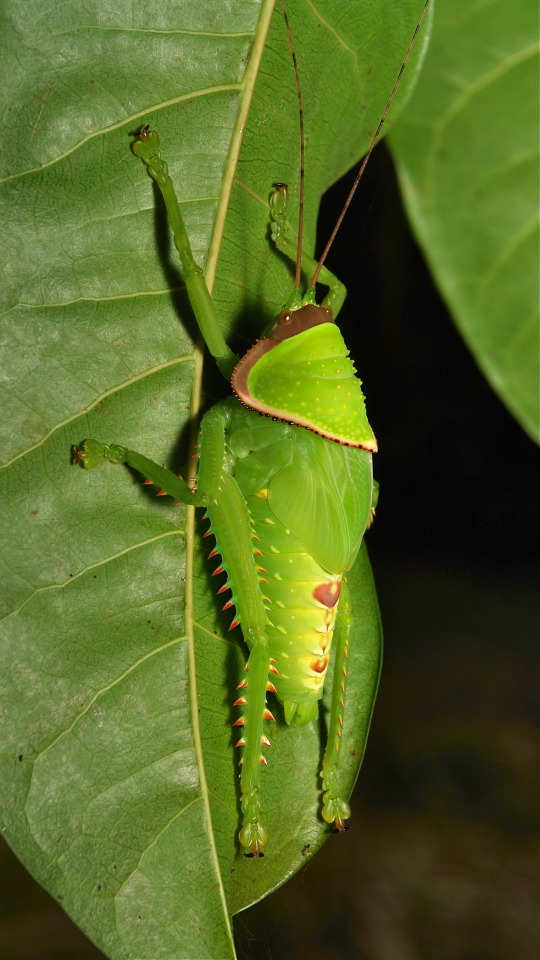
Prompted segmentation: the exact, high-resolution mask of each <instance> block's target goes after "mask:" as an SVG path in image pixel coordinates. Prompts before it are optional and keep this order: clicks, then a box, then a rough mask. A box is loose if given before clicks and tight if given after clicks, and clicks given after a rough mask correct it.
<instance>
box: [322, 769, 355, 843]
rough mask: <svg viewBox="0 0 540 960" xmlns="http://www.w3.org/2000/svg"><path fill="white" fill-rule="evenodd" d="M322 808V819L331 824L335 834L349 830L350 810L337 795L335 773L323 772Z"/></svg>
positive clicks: (331, 771)
mask: <svg viewBox="0 0 540 960" xmlns="http://www.w3.org/2000/svg"><path fill="white" fill-rule="evenodd" d="M322 778H323V790H324V793H323V807H322V811H321V812H322V818H323V820H325V821H326V823H333V824H334V825H335V830H336V832H337V833H342V832H343V830H348V829H349V824H348V822H347V821H348V820H349V819H350V816H351V808H350V806H349V804H348V803H347V801H346V800H343V799H342V798H341V797H340V795H339V789H338V783H337V778H336V774H335V771H333V770H323V772H322Z"/></svg>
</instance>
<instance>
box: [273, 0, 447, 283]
mask: <svg viewBox="0 0 540 960" xmlns="http://www.w3.org/2000/svg"><path fill="white" fill-rule="evenodd" d="M281 2H282V3H283V0H281ZM428 4H429V0H425V3H424V6H423V9H422V13H421V14H420V19H419V20H418V23H417V24H416V27H415V28H414V33H413V35H412V38H411V42H410V43H409V47H408V49H407V53H406V54H405V58H404V60H403V63H402V64H401V67H400V70H399V73H398V75H397V77H396V80H395V83H394V86H393V87H392V92H391V94H390V96H389V98H388V102H387V104H386V106H385V108H384V111H383V115H382V117H381V119H380V120H379V125H378V127H377V129H376V131H375V135H374V137H373V139H372V141H371V143H370V145H369V150H368V152H367V153H366V155H365V157H364V159H363V160H362V163H361V164H360V169H359V170H358V173H357V174H356V178H355V181H354V183H353V185H352V187H351V189H350V192H349V196H348V197H347V199H346V201H345V203H344V206H343V210H342V211H341V213H340V215H339V217H338V218H337V222H336V225H335V227H334V229H333V230H332V233H331V234H330V239H329V240H328V243H327V244H326V246H325V248H324V250H323V252H322V256H321V259H320V260H319V263H318V265H317V269H316V270H315V273H314V274H313V276H312V278H311V286H312V287H314V286H315V284H316V283H317V279H318V277H319V273H320V272H321V268H322V266H323V264H324V262H325V260H326V258H327V256H328V251H329V250H330V247H331V246H332V244H333V242H334V240H335V238H336V234H337V232H338V230H339V228H340V226H341V224H342V222H343V217H344V216H345V214H346V213H347V210H348V209H349V207H350V205H351V200H352V198H353V197H354V194H355V193H356V188H357V186H358V184H359V183H360V180H361V179H362V175H363V173H364V170H365V169H366V166H367V163H368V160H369V158H370V156H371V154H372V153H373V149H374V147H375V145H376V143H377V140H378V139H379V136H380V133H381V130H382V127H383V124H384V121H385V120H386V117H387V115H388V111H389V109H390V107H391V105H392V101H393V99H394V97H395V95H396V90H397V88H398V87H399V84H400V82H401V78H402V76H403V71H404V70H405V67H406V66H407V60H408V59H409V56H410V53H411V50H412V48H413V46H414V41H415V40H416V35H417V33H418V31H419V29H420V27H421V26H422V20H423V19H424V17H425V14H426V10H427V8H428Z"/></svg>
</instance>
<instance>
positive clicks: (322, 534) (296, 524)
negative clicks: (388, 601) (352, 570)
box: [268, 428, 373, 574]
mask: <svg viewBox="0 0 540 960" xmlns="http://www.w3.org/2000/svg"><path fill="white" fill-rule="evenodd" d="M297 429H298V431H299V433H297V431H296V430H295V437H294V443H295V446H296V450H295V455H294V457H293V459H292V460H291V462H290V463H289V464H288V465H287V466H284V467H282V469H280V470H279V471H278V472H277V473H276V475H275V476H274V477H273V479H272V481H271V483H270V485H269V489H268V502H269V504H270V507H271V509H272V511H273V513H274V514H275V516H276V517H277V518H278V520H280V521H281V523H283V524H284V525H285V526H286V527H287V528H288V529H290V530H291V531H292V532H293V533H294V534H295V535H296V536H297V537H298V538H299V539H300V540H301V541H302V543H303V544H304V545H305V547H306V550H307V551H308V552H309V553H310V554H311V556H312V557H313V558H314V559H315V560H316V561H317V562H318V563H320V565H321V566H322V567H324V569H325V570H328V572H329V573H333V574H341V573H343V571H344V570H346V569H348V568H349V567H350V566H351V564H352V563H353V561H354V559H355V558H356V554H357V553H358V550H359V547H360V543H361V541H362V536H363V534H364V530H365V528H366V525H367V521H368V519H369V514H370V509H371V498H372V489H373V479H372V470H371V454H369V453H367V452H366V451H365V450H359V449H354V448H351V447H344V446H341V445H340V444H337V443H333V442H331V441H328V440H325V439H324V438H323V437H319V436H317V435H316V434H314V433H310V432H309V431H307V430H302V428H297Z"/></svg>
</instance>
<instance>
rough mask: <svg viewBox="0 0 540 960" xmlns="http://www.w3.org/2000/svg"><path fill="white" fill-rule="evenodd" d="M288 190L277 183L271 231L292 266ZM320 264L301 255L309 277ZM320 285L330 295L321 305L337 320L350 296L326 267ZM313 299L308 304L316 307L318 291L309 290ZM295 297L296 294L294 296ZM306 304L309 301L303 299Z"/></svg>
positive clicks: (293, 245) (293, 243)
mask: <svg viewBox="0 0 540 960" xmlns="http://www.w3.org/2000/svg"><path fill="white" fill-rule="evenodd" d="M286 214H287V186H286V184H284V183H277V184H276V189H275V190H274V192H273V194H272V195H271V197H270V217H271V219H270V231H271V235H272V240H273V241H274V243H275V245H276V247H277V248H278V250H279V251H280V252H281V253H283V254H285V256H286V257H288V258H289V259H290V260H292V261H293V262H294V261H295V260H296V246H297V243H296V237H295V235H294V233H293V231H292V229H291V227H290V224H289V223H288V222H287V216H286ZM317 266H318V263H317V261H316V260H315V259H314V258H313V257H310V256H309V254H307V253H304V251H302V270H303V272H304V273H305V274H307V276H308V277H312V276H313V274H314V273H315V270H316V269H317ZM319 282H320V283H322V284H324V285H325V286H327V287H328V294H327V296H326V297H325V298H324V300H323V302H322V306H323V307H330V309H331V310H332V315H333V317H334V319H335V318H336V317H337V315H338V313H339V311H340V310H341V308H342V306H343V301H344V300H345V297H346V296H347V288H346V286H345V284H344V283H342V282H341V280H338V278H337V277H336V276H335V274H333V273H332V272H331V271H330V270H328V268H327V267H322V269H321V272H320V274H319ZM309 293H310V294H311V295H312V297H311V300H310V301H309V302H313V303H315V302H316V300H315V289H314V288H312V289H310V291H309ZM293 296H294V294H293ZM304 302H306V298H304ZM299 305H300V304H299V303H296V300H295V302H294V303H289V304H288V306H289V307H291V308H293V307H297V306H299Z"/></svg>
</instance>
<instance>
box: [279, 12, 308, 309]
mask: <svg viewBox="0 0 540 960" xmlns="http://www.w3.org/2000/svg"><path fill="white" fill-rule="evenodd" d="M281 9H282V11H283V18H284V20H285V26H286V27H287V36H288V38H289V48H290V51H291V57H292V62H293V66H294V75H295V77H296V92H297V94H298V119H299V123H300V195H299V202H298V244H297V247H296V272H295V275H294V286H295V289H296V290H298V289H299V288H300V283H301V281H302V234H303V231H304V179H305V177H304V172H305V152H306V146H305V137H304V105H303V102H302V88H301V86H300V74H299V73H298V64H297V62H296V51H295V49H294V40H293V35H292V31H291V28H290V25H289V18H288V16H287V11H286V9H285V0H281Z"/></svg>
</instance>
